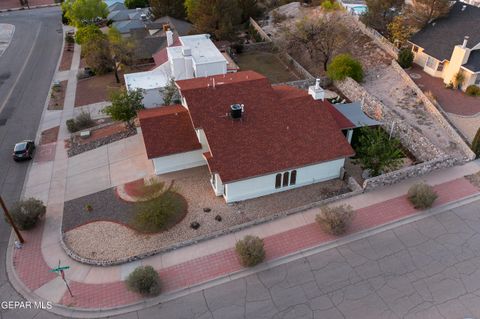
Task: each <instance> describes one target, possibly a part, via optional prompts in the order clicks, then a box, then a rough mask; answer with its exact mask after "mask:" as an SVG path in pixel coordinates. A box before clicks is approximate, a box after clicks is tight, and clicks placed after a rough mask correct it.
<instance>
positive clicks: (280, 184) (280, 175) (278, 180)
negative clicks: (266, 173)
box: [275, 174, 282, 188]
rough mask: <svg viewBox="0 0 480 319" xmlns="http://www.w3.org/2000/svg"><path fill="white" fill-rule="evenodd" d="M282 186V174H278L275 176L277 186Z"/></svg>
mask: <svg viewBox="0 0 480 319" xmlns="http://www.w3.org/2000/svg"><path fill="white" fill-rule="evenodd" d="M281 186H282V174H277V176H275V188H280V187H281Z"/></svg>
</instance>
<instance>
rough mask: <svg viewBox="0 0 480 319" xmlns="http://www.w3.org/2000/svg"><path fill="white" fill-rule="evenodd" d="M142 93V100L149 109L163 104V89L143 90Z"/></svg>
mask: <svg viewBox="0 0 480 319" xmlns="http://www.w3.org/2000/svg"><path fill="white" fill-rule="evenodd" d="M142 94H143V100H142V102H143V105H144V106H145V108H147V109H150V108H154V107H157V106H162V105H163V90H161V89H160V88H157V89H150V90H144V91H143V92H142Z"/></svg>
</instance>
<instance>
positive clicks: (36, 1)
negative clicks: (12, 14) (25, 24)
mask: <svg viewBox="0 0 480 319" xmlns="http://www.w3.org/2000/svg"><path fill="white" fill-rule="evenodd" d="M29 3H30V7H33V6H40V5H46V4H53V3H55V1H54V0H30V1H29ZM20 7H22V6H21V5H20V1H19V0H1V1H0V10H1V9H13V8H20Z"/></svg>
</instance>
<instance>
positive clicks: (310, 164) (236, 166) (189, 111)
mask: <svg viewBox="0 0 480 319" xmlns="http://www.w3.org/2000/svg"><path fill="white" fill-rule="evenodd" d="M176 85H177V87H178V89H179V91H180V95H181V101H182V104H181V105H171V106H164V107H159V108H154V109H149V110H142V111H140V113H139V119H140V125H141V128H142V132H143V139H144V142H145V146H146V150H147V156H148V158H149V159H151V160H152V161H153V164H154V167H155V172H156V174H164V173H168V172H173V171H178V170H184V169H188V168H192V167H197V166H202V165H207V166H208V168H209V171H210V174H211V177H210V182H211V186H212V188H213V191H214V193H215V195H216V196H223V197H224V199H225V201H226V202H228V203H230V202H236V201H241V200H245V199H250V198H255V197H259V196H263V195H268V194H272V193H277V192H281V191H285V190H290V189H294V188H298V187H302V186H305V185H311V184H315V183H319V182H323V181H327V180H331V179H336V178H340V177H341V176H342V171H343V166H344V162H345V159H346V158H347V157H350V156H353V155H354V151H353V149H352V147H351V146H350V144H349V141H348V138H347V137H346V136H348V137H351V130H352V129H353V128H354V127H355V125H354V124H353V123H352V122H350V121H349V120H348V119H347V118H346V117H345V116H343V115H342V114H341V113H340V112H339V111H337V109H336V108H335V107H333V106H332V105H331V104H330V103H329V102H328V101H326V100H324V92H323V89H321V88H320V86H319V85H318V82H317V85H316V86H312V87H310V89H309V93H307V92H306V91H304V90H300V89H296V88H293V87H289V86H272V85H271V84H270V83H269V81H268V79H267V78H266V77H265V76H263V75H261V74H258V73H256V72H253V71H244V72H238V73H229V74H222V75H216V76H210V77H202V78H196V79H190V80H181V81H177V82H176ZM342 130H343V131H344V132H342Z"/></svg>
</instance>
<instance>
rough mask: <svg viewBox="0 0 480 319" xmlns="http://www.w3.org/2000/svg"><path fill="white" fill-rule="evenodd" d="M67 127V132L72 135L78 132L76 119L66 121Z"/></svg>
mask: <svg viewBox="0 0 480 319" xmlns="http://www.w3.org/2000/svg"><path fill="white" fill-rule="evenodd" d="M66 125H67V130H68V131H69V132H70V133H75V132H76V131H78V129H77V125H76V124H75V120H74V119H69V120H67V121H66Z"/></svg>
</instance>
